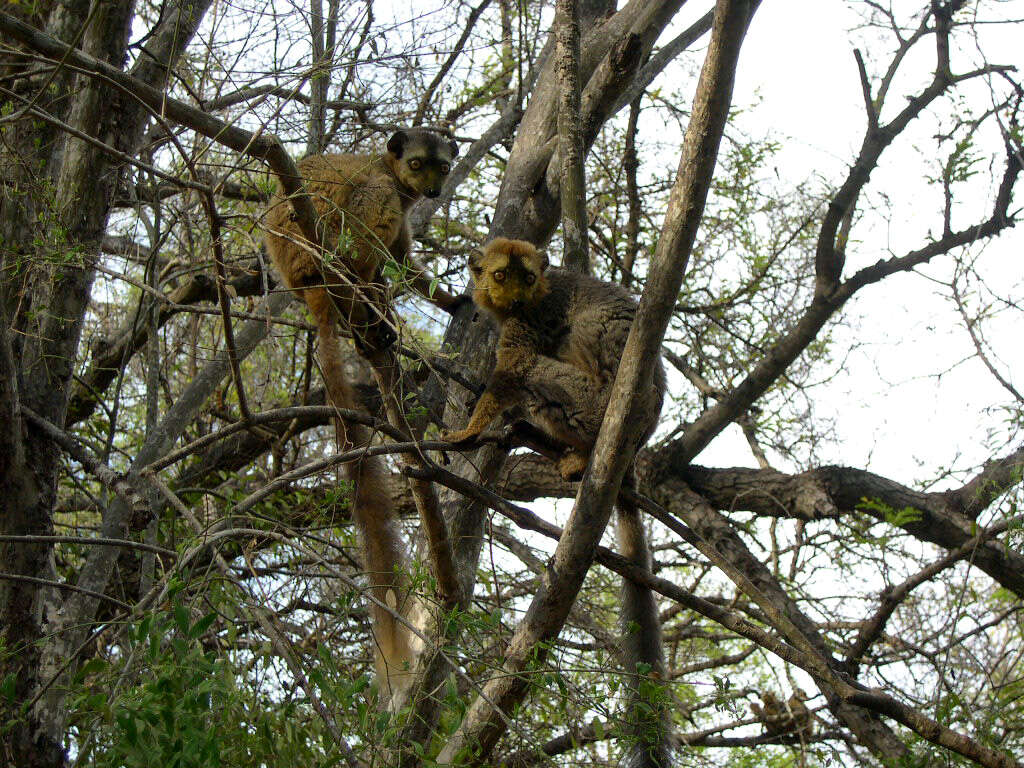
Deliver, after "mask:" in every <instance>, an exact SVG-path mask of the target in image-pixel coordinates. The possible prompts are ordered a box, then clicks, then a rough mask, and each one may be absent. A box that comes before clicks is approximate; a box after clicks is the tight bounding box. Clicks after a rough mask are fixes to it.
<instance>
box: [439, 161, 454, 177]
mask: <svg viewBox="0 0 1024 768" xmlns="http://www.w3.org/2000/svg"><path fill="white" fill-rule="evenodd" d="M451 170H452V167H451V166H450V165H448V163H441V173H443V174H444V175H445V176H447V175H448V174H449V173H450V172H451Z"/></svg>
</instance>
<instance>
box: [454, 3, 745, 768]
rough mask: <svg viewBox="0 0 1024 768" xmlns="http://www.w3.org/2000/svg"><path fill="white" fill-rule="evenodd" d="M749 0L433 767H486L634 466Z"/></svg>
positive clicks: (719, 60)
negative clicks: (554, 525) (483, 657)
mask: <svg viewBox="0 0 1024 768" xmlns="http://www.w3.org/2000/svg"><path fill="white" fill-rule="evenodd" d="M756 7H757V2H744V1H743V0H737V1H736V2H731V1H730V0H724V1H723V2H719V3H718V4H717V6H716V10H715V22H714V28H713V30H712V37H711V45H710V48H709V50H708V55H707V59H706V61H705V64H704V68H703V71H702V72H701V78H700V81H699V83H698V85H697V95H696V97H695V99H694V108H693V117H692V119H691V121H690V124H689V126H688V127H687V132H686V136H685V138H684V142H683V149H682V156H681V158H680V162H679V173H678V177H677V180H676V184H675V185H674V186H673V189H672V194H671V197H670V199H669V206H668V213H667V214H666V217H665V225H664V227H663V233H662V237H661V239H660V240H659V243H658V248H657V250H656V252H655V255H654V258H653V259H652V262H651V269H650V273H649V275H648V280H647V285H646V287H645V290H644V294H643V296H642V298H641V300H640V306H639V309H638V311H637V315H636V320H635V321H634V323H633V328H632V330H631V332H630V335H629V339H628V340H627V342H626V347H625V350H624V352H623V359H622V362H621V364H620V366H619V370H618V374H617V375H616V378H615V383H614V385H613V387H612V394H611V399H610V402H609V405H608V409H607V411H606V413H605V418H604V422H603V424H602V427H601V432H600V434H599V435H598V439H597V444H596V445H595V447H594V450H593V454H592V458H591V464H590V467H589V469H588V470H587V473H586V475H585V476H584V478H583V482H582V483H581V485H580V491H579V494H578V495H577V497H576V504H575V505H574V507H573V511H572V513H571V515H570V518H569V521H568V523H567V524H566V527H565V530H564V531H563V533H562V536H561V538H560V539H559V543H558V547H557V548H556V550H555V554H554V557H553V558H552V562H551V565H550V567H549V570H548V572H547V573H546V574H545V576H544V577H543V578H542V579H541V583H540V587H539V589H538V591H537V594H536V595H535V597H534V599H533V601H532V602H531V604H530V607H529V608H528V609H527V612H526V615H525V616H524V618H523V619H522V621H521V622H520V623H519V625H518V626H517V628H516V630H515V633H514V634H513V637H512V640H511V641H510V643H509V647H508V649H507V651H506V653H505V662H504V664H503V666H502V670H501V672H500V674H499V675H498V676H496V677H495V678H493V679H492V680H491V681H490V682H489V683H488V684H487V685H486V686H485V688H484V693H485V694H486V697H484V696H481V697H478V698H477V699H476V700H475V701H474V702H473V704H472V705H471V706H470V708H469V711H468V712H467V713H466V716H465V718H464V719H463V722H462V724H461V725H460V726H459V728H458V730H457V731H456V732H455V733H454V734H453V736H452V737H451V738H450V739H449V741H448V743H447V744H446V745H445V747H444V748H443V749H442V751H441V754H440V756H439V762H441V763H445V762H449V763H450V762H457V761H458V762H467V763H469V764H473V765H479V764H481V763H486V762H487V761H488V759H489V757H490V754H491V751H492V750H493V749H494V746H495V744H496V743H497V741H498V739H499V738H500V737H501V735H502V733H503V732H504V729H505V724H504V722H505V721H504V718H503V717H502V715H503V713H504V712H507V711H510V710H511V709H512V707H514V706H515V705H516V704H518V703H519V702H520V701H521V700H522V698H523V696H524V695H525V693H526V690H527V687H528V683H527V679H526V678H525V677H524V676H523V673H524V672H526V671H527V670H528V669H529V668H530V667H532V666H534V665H535V664H537V663H538V662H540V661H542V660H543V659H544V656H545V653H546V651H545V648H546V643H547V641H549V640H551V639H553V638H554V637H556V636H557V635H558V633H559V632H560V631H561V628H562V625H563V623H564V621H565V619H566V617H567V615H568V613H569V610H570V608H571V607H572V605H573V603H574V601H575V599H576V595H577V593H578V592H579V589H580V587H581V586H582V584H583V580H584V577H585V576H586V574H587V571H588V570H589V567H590V564H591V562H592V561H593V559H594V556H595V551H596V549H597V546H598V542H599V540H600V538H601V535H602V533H603V532H604V529H605V527H606V526H607V524H608V519H609V517H610V515H611V509H612V504H613V502H614V500H615V498H616V496H617V495H618V491H619V485H620V483H621V481H622V478H623V475H624V474H625V471H626V467H627V465H628V464H629V462H630V461H631V460H632V453H633V446H634V445H635V442H636V439H637V438H638V437H639V436H638V435H637V434H636V433H635V429H636V427H635V425H636V423H637V421H638V420H637V419H636V418H635V415H634V414H633V413H632V411H633V409H634V408H635V407H636V403H637V400H638V398H637V397H636V396H635V393H636V392H638V391H639V389H640V387H641V386H643V385H644V383H645V382H646V381H648V380H649V377H650V375H651V371H652V370H653V367H654V365H655V363H656V360H657V357H658V354H659V351H660V348H661V343H662V338H663V337H664V334H665V329H666V327H667V326H668V321H669V318H670V316H671V314H672V311H673V309H674V307H675V302H676V299H677V298H678V295H679V287H680V284H681V282H682V276H683V272H684V271H685V268H686V263H687V261H688V259H689V255H690V251H691V248H692V246H693V242H694V240H695V237H696V230H697V225H698V224H699V222H700V219H701V216H702V214H703V210H704V203H705V200H706V199H707V193H708V189H709V187H710V184H711V177H712V174H713V171H714V167H715V163H716V159H717V153H718V145H719V141H720V140H721V136H722V133H723V131H724V129H725V123H726V119H727V117H728V111H729V105H730V103H731V96H732V84H733V74H734V72H735V67H736V61H737V59H738V58H739V52H740V46H741V44H742V41H743V38H744V35H745V33H746V29H747V25H748V23H749V21H750V17H751V14H752V13H753V11H754V10H755V9H756Z"/></svg>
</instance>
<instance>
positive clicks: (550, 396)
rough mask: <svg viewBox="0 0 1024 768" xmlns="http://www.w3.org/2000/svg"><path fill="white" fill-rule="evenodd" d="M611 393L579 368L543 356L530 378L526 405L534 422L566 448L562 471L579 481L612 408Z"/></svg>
mask: <svg viewBox="0 0 1024 768" xmlns="http://www.w3.org/2000/svg"><path fill="white" fill-rule="evenodd" d="M608 394H609V393H608V389H607V387H606V386H605V385H603V383H602V382H600V381H599V380H597V379H596V378H594V377H593V376H591V375H589V374H587V373H586V372H584V371H582V370H580V369H579V368H577V367H575V366H573V365H569V364H568V363H563V362H561V361H560V360H555V359H554V358H550V357H543V356H540V357H538V358H537V364H536V365H535V366H534V367H533V369H532V370H531V371H530V373H529V375H528V376H527V380H526V386H525V405H526V410H527V413H528V414H529V418H530V421H531V422H533V423H534V424H535V425H536V426H538V427H539V428H540V429H541V430H543V431H544V432H545V433H546V434H548V435H549V436H550V437H552V438H554V439H555V440H557V441H558V442H560V443H562V444H563V445H565V446H566V451H565V453H564V454H563V455H562V458H561V459H560V460H559V462H558V471H559V473H560V474H561V475H562V477H564V478H565V479H566V480H578V479H579V478H580V477H581V476H582V475H583V471H584V470H585V469H586V467H587V461H588V460H589V458H590V450H591V448H593V447H594V441H595V440H596V439H597V432H598V430H599V429H600V428H601V421H602V420H603V419H604V411H605V408H606V407H607V405H608Z"/></svg>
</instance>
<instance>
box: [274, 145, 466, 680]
mask: <svg viewBox="0 0 1024 768" xmlns="http://www.w3.org/2000/svg"><path fill="white" fill-rule="evenodd" d="M455 155H456V148H455V145H454V142H451V141H449V140H447V139H444V138H443V137H441V136H439V135H438V134H436V133H433V132H430V131H424V130H410V131H399V132H397V133H396V134H394V135H393V136H392V137H391V139H390V140H389V141H388V151H387V152H386V153H385V154H383V155H378V156H372V155H340V154H338V155H317V156H313V157H307V158H304V159H303V160H301V161H299V163H298V167H299V171H300V173H302V175H303V178H304V180H305V186H306V191H307V192H308V193H309V194H310V196H311V198H312V200H313V205H314V207H315V209H316V212H317V214H318V222H317V226H318V229H319V234H320V236H321V237H322V242H323V245H324V254H325V255H323V256H321V251H320V250H319V249H318V248H316V247H312V246H310V244H309V243H308V241H306V239H305V238H304V237H303V236H302V234H301V232H300V231H299V229H298V226H297V224H296V223H295V222H294V221H293V217H292V207H291V205H290V204H289V203H288V201H287V200H286V199H285V198H284V197H282V196H281V195H280V194H278V195H276V196H275V197H274V198H273V200H271V202H270V205H269V207H268V209H267V215H266V236H265V243H266V247H267V252H268V253H269V254H270V257H271V259H272V260H273V262H274V265H275V266H276V267H277V270H278V272H279V273H280V274H281V277H282V278H283V280H284V282H285V284H286V285H287V286H288V287H289V288H291V289H292V290H294V291H295V292H296V293H297V294H299V295H300V296H301V297H302V298H303V300H304V301H305V302H306V305H307V307H308V308H309V311H310V314H311V315H312V316H313V318H314V320H315V321H316V324H317V328H318V330H319V337H320V344H319V357H320V364H321V370H322V373H323V377H324V381H325V383H326V386H327V393H328V396H329V398H330V402H331V403H332V404H333V405H334V406H336V407H338V408H348V409H355V408H358V407H359V402H358V399H357V397H356V394H355V391H354V390H353V388H352V385H351V383H350V382H349V381H348V378H347V377H346V375H345V371H344V367H343V364H342V357H341V348H340V337H339V335H338V321H339V320H341V321H343V322H345V323H347V324H348V325H349V326H350V327H351V328H352V329H353V331H354V334H353V335H354V337H355V338H356V339H357V340H361V342H362V343H363V344H365V345H366V346H367V347H368V348H371V349H372V348H375V347H382V346H386V345H387V344H390V343H391V341H392V340H393V338H394V335H393V331H392V329H391V326H392V325H393V323H392V320H391V314H390V309H389V306H388V302H387V298H386V293H385V288H384V285H383V281H382V279H381V275H380V272H381V265H382V263H383V261H384V259H385V258H387V257H388V254H390V257H393V258H395V259H398V260H399V261H402V262H406V260H408V259H410V256H409V248H410V243H411V237H410V235H409V229H408V226H407V224H406V221H405V215H406V213H407V211H408V210H409V208H410V207H411V206H412V204H413V203H414V202H416V200H418V199H419V198H420V197H421V196H422V195H424V194H426V195H428V196H435V197H436V196H437V194H439V192H440V189H441V184H442V183H443V181H444V177H445V176H446V175H447V173H448V171H449V170H450V167H451V162H452V159H453V158H454V157H455ZM416 274H417V276H416V277H415V278H414V280H413V285H414V287H415V288H417V289H418V290H420V291H421V292H423V293H424V294H425V295H426V293H427V290H426V289H427V286H429V280H427V279H426V278H425V277H424V276H423V275H422V272H421V271H420V270H417V273H416ZM432 300H433V301H435V303H437V304H438V305H439V306H442V307H443V308H451V306H454V304H455V300H454V299H453V298H452V297H451V296H450V294H447V293H446V292H444V291H436V292H435V293H434V296H433V297H432ZM337 431H338V444H339V448H341V449H345V448H348V447H351V446H353V445H364V444H366V443H367V442H368V441H369V433H368V431H367V430H366V429H365V428H364V427H362V426H361V425H358V424H344V423H343V422H341V421H340V420H339V421H338V422H337ZM386 470H387V467H386V465H385V464H384V461H383V459H381V458H379V457H364V458H362V459H360V460H358V461H354V462H351V463H349V464H346V465H345V471H346V474H347V476H348V478H349V480H350V481H351V482H352V483H353V485H354V499H353V504H352V512H353V518H354V520H355V523H356V526H357V527H358V529H359V532H360V537H361V539H362V546H363V559H364V565H365V567H366V569H367V571H368V574H369V581H370V587H371V594H372V596H373V597H374V598H375V599H376V600H378V601H380V602H381V603H383V604H384V605H386V606H388V608H389V609H390V610H388V608H382V607H381V606H380V605H378V604H377V603H373V602H371V605H370V615H371V618H372V622H373V631H374V643H375V647H376V659H377V673H378V681H379V683H380V685H381V687H382V689H383V688H384V687H385V686H387V688H388V690H387V691H382V692H383V693H385V695H386V696H388V697H390V696H392V695H393V694H395V693H396V692H398V690H399V689H400V688H401V687H402V686H403V684H404V681H405V679H406V677H407V674H405V670H406V669H407V667H408V666H409V665H411V663H412V660H413V659H412V649H411V645H410V641H411V637H410V634H409V631H408V629H407V628H405V627H404V626H403V625H402V624H401V623H400V622H399V621H398V620H396V618H395V616H394V614H393V613H392V611H394V612H396V613H398V614H399V615H402V616H405V615H407V612H408V609H409V607H410V606H409V605H408V603H409V601H408V599H407V594H406V593H407V575H408V566H407V563H406V557H405V551H406V548H405V545H404V542H403V541H402V538H401V535H400V533H399V529H398V524H397V520H396V517H395V511H394V509H393V505H392V501H391V496H390V494H389V493H388V491H387V488H386V486H385V481H384V478H385V473H386Z"/></svg>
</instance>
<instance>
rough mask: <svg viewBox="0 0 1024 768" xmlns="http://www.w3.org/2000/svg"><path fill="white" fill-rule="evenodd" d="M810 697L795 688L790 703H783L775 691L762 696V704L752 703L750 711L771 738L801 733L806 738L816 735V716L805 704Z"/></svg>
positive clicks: (766, 692)
mask: <svg viewBox="0 0 1024 768" xmlns="http://www.w3.org/2000/svg"><path fill="white" fill-rule="evenodd" d="M808 698H809V697H808V696H807V694H806V693H805V692H804V691H803V689H801V688H794V689H793V695H792V696H790V697H789V700H788V701H785V702H784V701H782V699H780V698H779V697H778V696H777V695H776V694H775V692H774V691H765V692H764V693H762V694H761V701H762V703H763V706H762V705H761V704H758V703H756V702H754V703H751V705H750V711H751V712H753V713H754V716H755V717H756V718H757V719H758V720H760V721H761V724H762V725H764V729H765V731H766V732H767V733H768V734H769V735H771V736H781V735H782V734H786V733H801V734H802V735H803V736H804V737H807V736H811V735H813V733H814V715H813V714H811V711H810V710H809V709H808V708H807V705H806V704H805V703H804V702H805V701H807V699H808Z"/></svg>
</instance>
